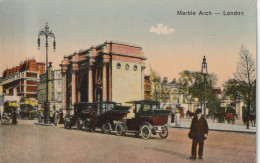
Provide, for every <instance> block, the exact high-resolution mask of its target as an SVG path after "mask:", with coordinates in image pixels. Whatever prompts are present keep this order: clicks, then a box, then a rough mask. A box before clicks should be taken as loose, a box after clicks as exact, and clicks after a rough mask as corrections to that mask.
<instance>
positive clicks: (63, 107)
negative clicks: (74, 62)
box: [62, 72, 67, 110]
mask: <svg viewBox="0 0 260 163" xmlns="http://www.w3.org/2000/svg"><path fill="white" fill-rule="evenodd" d="M66 77H67V76H66V73H65V72H63V73H62V109H66V110H67V106H66V93H67V87H66V86H67V83H66Z"/></svg>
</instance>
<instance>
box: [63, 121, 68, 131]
mask: <svg viewBox="0 0 260 163" xmlns="http://www.w3.org/2000/svg"><path fill="white" fill-rule="evenodd" d="M64 128H65V129H68V128H69V126H68V122H67V121H66V120H65V121H64Z"/></svg>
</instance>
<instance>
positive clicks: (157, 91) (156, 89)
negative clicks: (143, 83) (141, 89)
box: [150, 68, 170, 103]
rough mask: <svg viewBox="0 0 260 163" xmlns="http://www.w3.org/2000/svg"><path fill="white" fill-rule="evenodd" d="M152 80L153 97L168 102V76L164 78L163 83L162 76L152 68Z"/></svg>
mask: <svg viewBox="0 0 260 163" xmlns="http://www.w3.org/2000/svg"><path fill="white" fill-rule="evenodd" d="M150 70H151V72H150V80H151V89H152V93H151V96H152V99H153V100H155V101H162V102H164V103H167V102H168V100H169V98H170V96H169V89H168V87H167V78H164V80H163V82H162V83H161V77H160V75H159V74H158V73H157V72H156V71H153V70H152V68H150Z"/></svg>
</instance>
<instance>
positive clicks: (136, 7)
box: [0, 0, 256, 86]
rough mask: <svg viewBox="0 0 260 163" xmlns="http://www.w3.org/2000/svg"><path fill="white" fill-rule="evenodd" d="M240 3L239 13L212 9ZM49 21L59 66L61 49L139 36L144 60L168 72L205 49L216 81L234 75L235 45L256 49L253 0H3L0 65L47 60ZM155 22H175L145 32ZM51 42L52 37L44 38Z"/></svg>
mask: <svg viewBox="0 0 260 163" xmlns="http://www.w3.org/2000/svg"><path fill="white" fill-rule="evenodd" d="M177 10H183V11H190V10H192V11H195V12H198V11H200V10H203V11H209V10H210V11H211V12H212V13H213V15H212V16H198V15H196V16H178V15H177V14H176V13H177ZM223 10H226V11H242V12H244V16H223V15H214V13H215V12H220V13H222V11H223ZM46 21H47V22H48V24H49V27H50V29H51V30H52V31H53V33H54V34H55V35H56V42H57V51H56V52H55V53H53V52H52V51H49V58H50V60H53V62H54V66H55V67H56V68H58V64H59V63H60V62H61V60H62V57H63V56H64V55H68V54H71V53H73V52H74V51H79V50H80V49H87V48H89V47H90V46H91V45H97V44H100V43H103V42H105V41H106V40H117V41H123V42H129V43H133V44H138V45H140V46H142V47H143V52H144V54H145V56H146V57H147V58H148V60H147V61H146V63H147V64H146V65H147V69H146V73H148V72H149V71H148V70H149V65H151V66H152V68H153V69H155V70H157V71H158V72H159V73H160V74H161V76H167V77H168V78H169V80H172V79H173V78H174V77H176V78H178V73H179V72H180V71H182V70H184V69H187V70H191V71H199V70H200V69H201V62H202V58H203V55H206V58H207V62H208V70H209V72H214V73H216V74H217V75H218V77H219V83H218V85H219V86H221V84H222V83H223V81H225V80H228V79H229V78H232V77H233V75H232V72H234V71H235V70H236V62H237V60H238V57H239V56H238V53H239V49H240V46H241V45H242V44H244V45H245V46H246V47H247V48H248V49H249V50H250V52H251V53H252V54H253V55H254V57H256V5H255V2H254V1H253V0H218V1H213V0H196V1H195V0H194V1H191V0H142V1H140V0H131V1H124V0H100V1H97V0H95V1H90V0H73V1H72V0H70V1H69V0H55V1H53V0H27V1H26V0H13V1H7V0H2V1H0V22H1V23H0V55H1V58H2V59H1V61H0V72H2V71H3V70H4V69H5V68H7V67H9V68H10V67H12V66H14V65H17V64H18V63H19V62H20V61H22V60H24V59H25V58H26V56H27V57H32V56H35V58H36V59H37V60H38V61H43V62H44V61H45V49H44V47H43V46H44V45H43V44H44V41H45V40H44V38H43V37H42V38H41V43H42V44H41V50H40V51H38V50H37V37H38V32H39V31H40V30H41V29H42V28H43V27H44V26H45V23H46ZM157 24H163V25H166V26H167V27H168V28H173V29H174V32H173V33H172V34H170V35H157V34H155V33H151V32H149V30H150V28H151V26H154V27H156V26H157ZM49 41H50V42H52V39H50V40H49Z"/></svg>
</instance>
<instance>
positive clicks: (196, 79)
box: [178, 70, 217, 113]
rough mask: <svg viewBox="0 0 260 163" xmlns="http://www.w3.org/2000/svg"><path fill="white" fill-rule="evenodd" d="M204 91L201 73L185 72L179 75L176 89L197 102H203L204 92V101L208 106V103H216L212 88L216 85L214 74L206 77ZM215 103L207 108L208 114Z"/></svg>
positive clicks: (212, 109)
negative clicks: (178, 84) (189, 95)
mask: <svg viewBox="0 0 260 163" xmlns="http://www.w3.org/2000/svg"><path fill="white" fill-rule="evenodd" d="M206 79H207V80H206V81H205V85H206V90H205V88H204V80H203V76H202V74H201V72H190V71H188V70H185V71H183V72H181V73H180V78H179V83H180V86H179V87H178V88H179V89H180V90H182V91H184V92H186V93H189V94H191V95H192V97H193V98H198V99H199V101H201V100H203V99H204V98H203V97H204V93H205V92H206V101H208V104H211V103H212V102H211V103H210V101H215V102H216V101H217V100H216V99H215V96H214V95H213V93H212V91H213V89H214V88H213V86H214V85H215V84H216V83H217V75H215V74H214V73H212V74H207V75H206ZM214 104H215V103H212V105H208V106H209V113H212V112H213V111H214V107H211V106H213V105H214Z"/></svg>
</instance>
